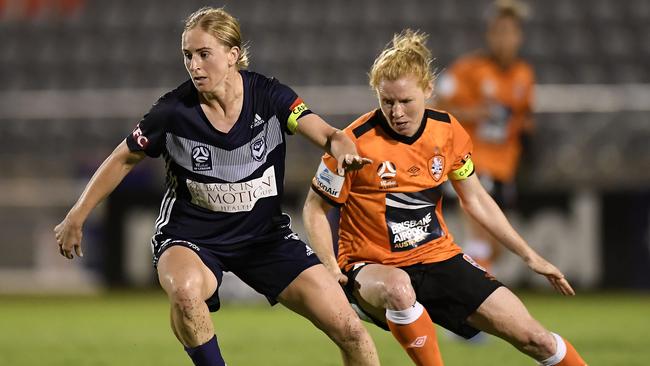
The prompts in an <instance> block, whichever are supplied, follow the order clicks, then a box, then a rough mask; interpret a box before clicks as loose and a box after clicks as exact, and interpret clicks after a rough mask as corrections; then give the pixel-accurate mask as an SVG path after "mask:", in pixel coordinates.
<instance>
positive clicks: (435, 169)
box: [430, 155, 445, 182]
mask: <svg viewBox="0 0 650 366" xmlns="http://www.w3.org/2000/svg"><path fill="white" fill-rule="evenodd" d="M430 166H431V176H432V177H433V179H434V180H435V181H436V182H438V181H439V180H440V178H442V174H443V173H444V171H445V157H444V156H442V155H435V156H434V157H433V158H431V161H430Z"/></svg>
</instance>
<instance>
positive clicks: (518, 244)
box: [452, 175, 575, 295]
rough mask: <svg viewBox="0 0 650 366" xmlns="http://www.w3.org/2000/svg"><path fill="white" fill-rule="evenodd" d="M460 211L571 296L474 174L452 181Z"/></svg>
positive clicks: (566, 285)
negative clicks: (511, 223) (462, 210)
mask: <svg viewBox="0 0 650 366" xmlns="http://www.w3.org/2000/svg"><path fill="white" fill-rule="evenodd" d="M452 184H453V186H454V189H455V190H456V192H457V193H458V197H459V199H460V203H461V206H462V207H463V209H464V210H465V211H466V212H467V213H468V214H469V215H470V216H471V217H472V218H473V219H474V220H476V222H478V223H479V224H480V225H481V226H483V227H484V228H485V229H486V230H487V231H488V232H489V233H490V234H492V235H493V236H494V237H495V238H496V239H497V240H498V241H499V242H500V243H501V244H503V245H504V246H505V247H506V248H508V249H509V250H510V251H512V252H513V253H515V254H517V255H518V256H519V257H521V258H522V259H523V260H524V262H525V263H526V264H527V265H528V267H530V269H532V270H533V271H535V272H537V273H539V274H541V275H544V276H546V278H547V279H548V281H549V282H550V283H551V285H553V287H554V288H555V289H556V290H557V291H558V292H559V293H561V294H563V295H575V292H574V291H573V288H572V287H571V285H570V284H569V282H568V281H567V280H566V278H564V275H563V274H562V272H561V271H560V270H559V269H557V267H555V266H554V265H553V264H551V263H549V262H548V261H547V260H546V259H544V258H543V257H542V256H540V255H539V254H537V252H535V251H534V250H533V249H532V248H531V247H530V246H529V245H528V244H527V243H526V241H525V240H524V239H523V238H522V237H521V236H520V235H519V234H518V233H517V232H516V231H515V229H514V228H513V227H512V225H510V222H508V219H507V218H506V216H505V215H504V214H503V211H501V209H500V208H499V206H498V205H497V204H496V203H495V202H494V200H493V199H492V197H490V195H489V194H488V193H487V192H486V191H485V189H484V188H483V186H482V185H481V183H480V182H479V180H478V178H477V177H476V175H472V176H470V177H468V178H467V179H464V180H452Z"/></svg>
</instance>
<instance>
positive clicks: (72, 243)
mask: <svg viewBox="0 0 650 366" xmlns="http://www.w3.org/2000/svg"><path fill="white" fill-rule="evenodd" d="M81 227H82V223H79V222H77V221H76V220H73V219H71V218H70V215H68V216H66V217H65V219H63V221H61V223H60V224H58V225H56V226H55V227H54V237H55V238H56V243H57V244H58V245H59V253H61V255H62V256H64V257H66V258H68V259H72V258H73V255H72V251H73V250H74V253H75V254H76V255H77V256H78V257H83V256H84V254H83V251H82V250H81V237H82V236H83V233H82V231H81Z"/></svg>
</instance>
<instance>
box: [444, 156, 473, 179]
mask: <svg viewBox="0 0 650 366" xmlns="http://www.w3.org/2000/svg"><path fill="white" fill-rule="evenodd" d="M472 173H474V163H473V162H472V159H467V160H466V161H465V164H464V165H463V166H462V167H460V169H456V170H454V171H453V172H451V173H449V179H453V180H463V179H467V177H469V176H470V175H472Z"/></svg>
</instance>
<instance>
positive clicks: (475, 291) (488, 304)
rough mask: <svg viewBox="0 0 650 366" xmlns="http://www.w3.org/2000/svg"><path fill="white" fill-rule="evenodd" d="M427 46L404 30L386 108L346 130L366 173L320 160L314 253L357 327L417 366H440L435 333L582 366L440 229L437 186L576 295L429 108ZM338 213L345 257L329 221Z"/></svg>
mask: <svg viewBox="0 0 650 366" xmlns="http://www.w3.org/2000/svg"><path fill="white" fill-rule="evenodd" d="M425 41H426V35H425V34H422V33H418V32H413V31H410V30H407V31H405V32H403V33H402V34H399V35H396V36H395V37H394V38H393V41H392V44H391V45H390V46H388V47H387V48H386V49H385V50H384V51H383V52H382V53H381V54H380V55H379V57H378V58H377V59H376V60H375V63H374V65H373V66H372V69H371V71H370V85H371V86H372V87H373V89H374V90H375V91H376V92H377V97H378V99H379V105H380V108H379V109H377V110H374V111H371V112H369V113H367V114H365V115H363V116H361V117H360V118H359V119H357V120H356V121H355V122H353V123H352V124H351V125H350V126H348V127H347V128H346V129H345V132H346V133H347V134H348V136H349V137H350V138H351V139H352V140H353V141H354V142H355V143H356V145H357V150H358V152H359V154H361V155H362V156H365V157H368V158H370V159H372V160H373V162H372V163H371V164H370V166H367V167H365V168H363V169H361V170H358V171H355V172H352V173H351V174H348V175H346V176H341V175H338V174H336V160H335V159H334V158H332V157H331V156H330V155H324V157H323V159H322V162H321V163H320V166H319V168H318V171H317V173H316V176H315V177H314V179H313V184H312V190H311V191H310V192H309V195H308V197H307V201H306V202H305V207H304V213H303V216H304V221H305V225H306V228H307V232H308V235H309V238H310V243H311V245H312V248H313V249H314V250H315V251H316V253H317V254H318V256H319V258H320V259H321V261H322V262H323V264H325V266H326V267H327V268H328V269H329V270H330V271H331V273H332V274H333V275H334V276H335V277H336V278H337V279H338V280H339V282H340V283H341V284H342V285H343V286H344V287H345V289H346V292H347V293H348V296H349V299H350V301H351V303H352V304H353V307H355V310H357V312H358V313H359V315H360V316H361V317H362V318H364V319H366V320H370V321H373V322H374V323H375V324H377V325H379V326H380V327H382V328H384V329H390V331H391V332H392V333H393V335H394V336H395V338H396V339H397V340H398V341H399V343H400V344H401V345H402V346H403V347H404V349H405V350H406V352H407V353H408V354H409V356H410V357H411V359H412V360H413V361H414V362H415V364H417V365H442V358H441V356H440V353H439V350H438V346H437V341H436V335H435V328H434V326H433V322H436V323H438V324H440V325H442V326H444V327H445V328H447V329H449V330H451V331H453V332H455V333H457V334H459V335H461V336H463V337H467V338H469V337H471V336H473V335H475V334H476V333H477V332H478V331H479V330H484V331H486V332H488V333H491V334H494V335H496V336H498V337H501V338H503V339H505V340H506V341H508V342H510V343H511V344H513V345H514V346H515V347H516V348H517V349H519V350H520V351H522V352H524V353H526V354H528V355H530V356H531V357H533V358H534V359H535V360H537V361H539V362H541V364H542V365H585V363H584V361H582V359H581V358H580V356H579V355H578V353H577V352H576V351H575V349H574V348H573V347H572V346H571V345H570V344H569V343H568V342H566V341H565V340H563V339H562V338H561V337H560V336H558V335H556V334H554V333H551V332H549V331H548V330H546V329H545V328H544V327H542V325H540V324H539V323H538V322H537V321H536V320H535V319H534V318H533V317H532V316H531V315H530V314H529V313H528V311H527V310H526V308H525V307H524V305H523V304H522V303H521V301H520V300H519V299H518V298H517V297H516V296H515V295H514V294H513V293H512V292H511V291H510V290H508V289H507V288H506V287H505V286H503V285H502V284H501V283H499V282H498V281H497V280H496V279H495V278H494V277H493V276H491V275H490V274H489V273H488V272H486V271H484V270H483V269H482V268H481V267H480V266H479V265H477V264H476V263H475V262H474V261H473V260H472V259H471V258H470V257H469V256H467V255H465V254H463V253H462V251H461V249H460V247H459V246H458V245H457V244H456V243H455V242H454V239H453V237H452V235H451V233H449V230H448V229H447V226H446V225H445V222H444V219H443V215H442V207H441V203H442V191H441V186H440V185H441V184H442V183H444V182H445V181H447V180H451V182H452V184H453V187H454V189H455V190H456V192H457V193H458V196H459V198H460V201H461V203H462V206H463V208H464V209H465V210H466V211H467V213H468V214H469V215H470V216H472V217H473V218H474V219H476V220H477V221H478V222H480V223H481V224H482V225H483V226H484V227H485V228H486V229H487V230H488V231H489V232H490V233H492V234H493V235H494V236H495V237H497V238H499V239H500V241H501V242H502V243H503V245H504V246H505V247H507V248H508V249H510V250H511V251H513V252H514V253H516V254H517V255H519V256H520V257H521V258H522V259H523V260H524V261H525V262H526V264H527V265H528V266H529V267H530V268H531V269H532V270H533V271H535V272H537V273H539V274H541V275H543V276H546V277H547V279H548V280H549V282H550V283H551V284H552V285H553V287H555V289H556V290H557V291H559V292H560V293H562V294H564V295H574V291H573V289H572V288H571V285H570V284H569V283H568V282H567V280H566V279H565V278H564V275H563V274H562V272H560V271H559V270H558V269H557V268H556V267H555V266H553V265H552V264H551V263H549V262H547V261H546V260H545V259H544V258H542V257H541V256H539V255H538V254H537V253H536V252H535V251H534V250H533V249H531V248H530V247H529V246H528V244H527V243H526V242H525V241H524V240H523V239H522V238H521V237H520V236H519V235H518V234H517V233H516V232H515V231H514V230H513V228H512V227H511V226H510V224H509V223H508V221H507V219H506V218H505V216H504V215H503V213H502V212H501V210H500V209H499V207H498V206H497V205H496V204H495V202H494V200H493V199H492V198H491V197H490V196H489V195H488V194H487V192H486V191H485V189H484V188H483V187H482V186H481V184H480V182H479V180H478V178H477V177H476V175H475V174H473V173H474V165H473V161H472V142H471V140H470V138H469V136H468V134H467V133H466V132H465V130H464V129H463V127H461V125H460V124H459V123H458V121H457V120H456V119H455V118H454V117H453V116H451V115H450V114H448V113H446V112H442V111H436V110H430V109H426V108H425V103H426V100H427V99H428V98H429V97H430V95H431V93H432V85H433V75H432V72H431V67H430V65H431V53H430V52H429V50H428V49H427V48H426V46H425ZM333 206H338V207H340V210H341V215H340V225H339V236H340V239H339V256H338V261H337V259H336V258H335V257H334V253H333V245H332V241H331V233H330V226H329V222H328V220H327V217H326V214H327V212H328V211H329V210H330V209H331V208H332V207H333Z"/></svg>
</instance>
